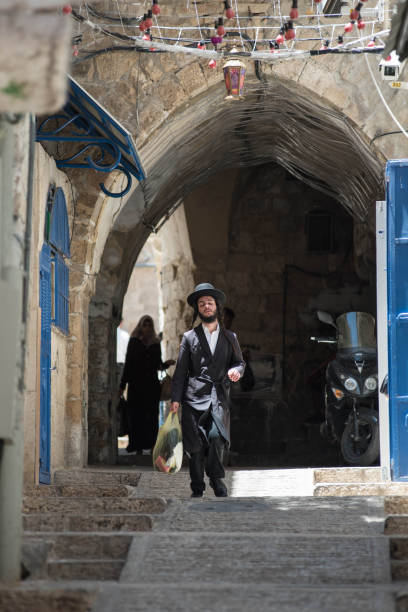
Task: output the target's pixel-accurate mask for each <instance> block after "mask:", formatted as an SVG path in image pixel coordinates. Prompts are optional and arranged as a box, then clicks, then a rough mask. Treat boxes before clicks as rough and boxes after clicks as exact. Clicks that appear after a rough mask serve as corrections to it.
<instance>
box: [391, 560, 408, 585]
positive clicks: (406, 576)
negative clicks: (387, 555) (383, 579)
mask: <svg viewBox="0 0 408 612" xmlns="http://www.w3.org/2000/svg"><path fill="white" fill-rule="evenodd" d="M391 577H392V579H393V580H395V581H397V582H398V581H404V582H405V581H406V580H408V561H391Z"/></svg>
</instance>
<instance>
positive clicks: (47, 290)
mask: <svg viewBox="0 0 408 612" xmlns="http://www.w3.org/2000/svg"><path fill="white" fill-rule="evenodd" d="M39 264H40V266H39V267H40V307H41V352H40V452H39V461H40V478H39V479H40V482H41V483H42V484H49V483H50V480H51V473H50V458H51V249H50V247H49V245H48V244H44V245H43V247H42V249H41V252H40V261H39Z"/></svg>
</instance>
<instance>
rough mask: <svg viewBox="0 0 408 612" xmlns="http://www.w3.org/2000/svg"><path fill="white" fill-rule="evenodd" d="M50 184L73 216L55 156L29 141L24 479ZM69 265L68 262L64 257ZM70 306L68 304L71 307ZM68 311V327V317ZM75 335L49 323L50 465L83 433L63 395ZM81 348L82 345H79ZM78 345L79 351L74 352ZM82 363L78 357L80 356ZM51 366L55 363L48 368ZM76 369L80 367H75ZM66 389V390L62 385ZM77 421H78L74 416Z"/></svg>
mask: <svg viewBox="0 0 408 612" xmlns="http://www.w3.org/2000/svg"><path fill="white" fill-rule="evenodd" d="M51 184H55V186H56V187H62V189H63V191H64V194H65V199H66V204H67V211H68V217H69V225H70V227H72V221H73V199H72V190H71V185H70V183H69V180H68V178H67V176H66V175H65V174H64V173H62V172H61V171H59V170H58V169H57V168H56V166H55V162H54V160H53V159H52V158H50V157H49V156H48V155H47V153H46V152H45V151H44V149H43V148H42V146H41V145H38V144H37V145H36V147H35V173H34V184H33V216H32V219H31V224H32V234H31V258H30V274H29V287H28V313H27V344H26V373H25V394H24V396H25V402H24V480H25V482H26V483H27V484H29V483H30V484H32V483H33V482H38V470H39V463H38V461H39V422H40V421H39V418H40V415H39V410H40V401H39V400H40V387H39V381H40V378H39V367H40V353H39V351H40V341H41V323H40V309H39V252H40V251H41V248H42V245H43V241H44V224H45V209H46V203H47V196H48V190H49V187H50V185H51ZM67 263H68V265H69V262H67ZM71 311H72V309H71ZM71 317H72V315H70V328H71V333H72V323H71ZM74 347H75V335H71V336H68V337H67V336H65V335H63V334H62V333H61V332H59V331H58V330H57V329H55V328H54V327H53V328H52V337H51V367H52V368H53V369H52V372H51V471H52V472H53V471H54V470H56V469H58V468H61V467H63V466H65V465H67V464H69V462H70V455H71V452H72V445H73V446H78V445H81V441H82V440H83V434H82V432H81V431H78V429H77V428H78V425H79V426H80V425H81V422H82V405H81V410H80V411H79V414H78V415H77V417H78V418H75V415H73V414H72V413H71V412H70V410H69V398H70V396H72V394H73V393H74V386H73V385H72V381H73V378H74V376H73V374H72V372H73V371H77V372H79V371H80V370H79V367H80V366H79V363H78V361H77V360H76V359H75V356H73V353H74ZM80 348H82V347H80ZM80 353H81V351H79V354H80ZM81 366H82V362H81ZM54 368H55V369H54ZM81 372H82V367H81ZM68 389H69V391H68ZM78 421H79V422H78Z"/></svg>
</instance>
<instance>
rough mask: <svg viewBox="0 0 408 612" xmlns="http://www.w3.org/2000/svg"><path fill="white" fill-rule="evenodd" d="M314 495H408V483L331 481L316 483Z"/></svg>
mask: <svg viewBox="0 0 408 612" xmlns="http://www.w3.org/2000/svg"><path fill="white" fill-rule="evenodd" d="M313 495H314V496H315V497H345V496H350V495H352V496H358V495H364V496H378V495H380V496H386V495H408V483H402V482H384V483H374V482H373V483H360V484H357V483H356V484H351V483H333V484H320V485H316V486H315V487H314V489H313Z"/></svg>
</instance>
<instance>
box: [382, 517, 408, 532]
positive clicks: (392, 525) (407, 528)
mask: <svg viewBox="0 0 408 612" xmlns="http://www.w3.org/2000/svg"><path fill="white" fill-rule="evenodd" d="M384 533H385V534H386V535H393V534H397V535H408V514H390V515H389V516H387V518H386V519H385V524H384Z"/></svg>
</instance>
